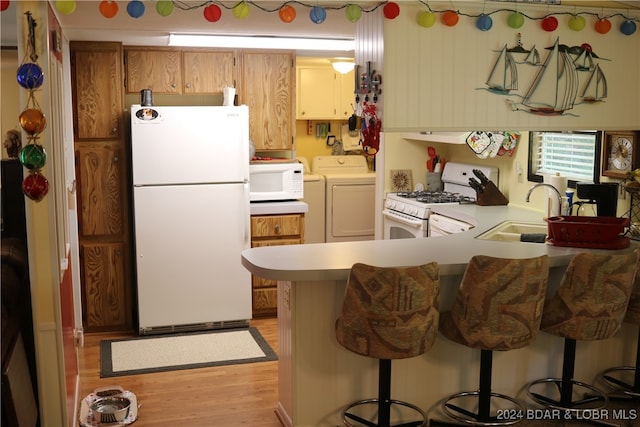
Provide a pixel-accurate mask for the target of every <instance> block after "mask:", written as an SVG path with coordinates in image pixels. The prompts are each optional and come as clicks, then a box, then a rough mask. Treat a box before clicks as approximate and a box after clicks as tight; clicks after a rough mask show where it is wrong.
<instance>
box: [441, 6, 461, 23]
mask: <svg viewBox="0 0 640 427" xmlns="http://www.w3.org/2000/svg"><path fill="white" fill-rule="evenodd" d="M459 19H460V16H458V13H457V12H454V11H453V10H447V11H446V12H445V13H443V14H442V23H443V24H444V25H446V26H448V27H455V26H456V24H457V23H458V20H459Z"/></svg>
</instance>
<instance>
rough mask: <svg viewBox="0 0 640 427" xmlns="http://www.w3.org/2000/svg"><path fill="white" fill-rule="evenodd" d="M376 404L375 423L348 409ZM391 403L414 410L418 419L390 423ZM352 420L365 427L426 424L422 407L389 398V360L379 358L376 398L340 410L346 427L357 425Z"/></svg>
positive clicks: (401, 426) (416, 426)
mask: <svg viewBox="0 0 640 427" xmlns="http://www.w3.org/2000/svg"><path fill="white" fill-rule="evenodd" d="M368 404H377V408H378V415H377V419H378V421H377V423H376V422H373V421H369V420H367V419H365V418H363V417H360V416H358V415H356V414H352V413H350V412H349V411H350V410H351V409H353V408H355V407H357V406H360V405H368ZM393 405H398V406H404V407H405V408H409V409H411V410H413V411H415V412H416V413H417V414H418V415H419V417H420V420H418V421H408V422H404V423H400V424H395V425H393V426H392V425H391V407H392V406H393ZM352 421H353V422H356V423H358V424H359V425H364V426H367V427H420V426H425V425H426V424H427V416H426V414H425V413H424V411H423V410H422V409H420V408H419V407H417V406H416V405H413V404H411V403H408V402H403V401H400V400H393V399H391V360H390V359H380V360H379V361H378V398H376V399H365V400H359V401H357V402H353V403H351V404H350V405H349V406H347V407H346V408H345V409H344V411H342V422H343V423H344V425H345V426H347V427H357V426H356V425H355V424H352Z"/></svg>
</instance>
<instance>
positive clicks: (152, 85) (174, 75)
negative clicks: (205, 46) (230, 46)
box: [124, 47, 236, 94]
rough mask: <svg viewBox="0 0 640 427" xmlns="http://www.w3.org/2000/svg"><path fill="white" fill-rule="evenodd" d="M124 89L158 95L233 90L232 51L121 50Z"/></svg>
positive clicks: (234, 78)
mask: <svg viewBox="0 0 640 427" xmlns="http://www.w3.org/2000/svg"><path fill="white" fill-rule="evenodd" d="M124 62H125V66H126V89H127V92H128V93H138V92H140V91H141V90H142V89H151V90H152V91H153V92H155V93H160V94H210V93H222V88H223V87H225V86H235V81H236V75H235V70H236V66H235V65H236V53H235V51H233V50H176V49H170V48H166V49H163V48H141V47H136V48H125V60H124Z"/></svg>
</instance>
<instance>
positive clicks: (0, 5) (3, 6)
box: [0, 0, 10, 12]
mask: <svg viewBox="0 0 640 427" xmlns="http://www.w3.org/2000/svg"><path fill="white" fill-rule="evenodd" d="M9 3H10V2H9V0H2V1H0V12H4V11H5V10H7V9H8V8H9Z"/></svg>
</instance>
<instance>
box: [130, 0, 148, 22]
mask: <svg viewBox="0 0 640 427" xmlns="http://www.w3.org/2000/svg"><path fill="white" fill-rule="evenodd" d="M144 9H145V7H144V3H142V2H141V1H140V0H133V1H130V2H129V3H128V4H127V13H128V14H129V16H130V17H132V18H136V19H138V18H140V17H141V16H142V15H144Z"/></svg>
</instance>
